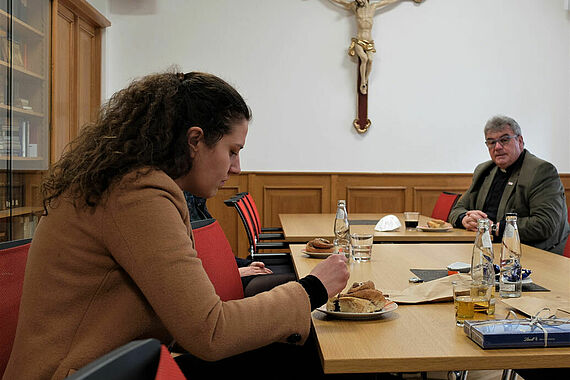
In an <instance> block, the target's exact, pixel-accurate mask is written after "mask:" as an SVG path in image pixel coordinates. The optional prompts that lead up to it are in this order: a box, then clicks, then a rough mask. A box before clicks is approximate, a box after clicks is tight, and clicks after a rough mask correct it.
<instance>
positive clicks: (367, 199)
mask: <svg viewBox="0 0 570 380" xmlns="http://www.w3.org/2000/svg"><path fill="white" fill-rule="evenodd" d="M346 204H347V212H349V213H377V212H404V211H406V188H405V187H403V186H347V187H346Z"/></svg>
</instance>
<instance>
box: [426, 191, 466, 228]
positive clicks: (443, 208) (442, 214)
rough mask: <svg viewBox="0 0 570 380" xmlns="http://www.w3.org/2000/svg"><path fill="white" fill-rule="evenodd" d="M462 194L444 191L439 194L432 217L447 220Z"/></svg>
mask: <svg viewBox="0 0 570 380" xmlns="http://www.w3.org/2000/svg"><path fill="white" fill-rule="evenodd" d="M460 196H461V194H456V193H449V192H447V191H442V192H441V194H439V198H437V202H436V203H435V206H434V208H433V211H432V213H431V217H432V218H434V219H440V220H445V221H446V222H447V218H448V217H449V213H450V212H451V209H452V208H453V206H455V203H456V202H457V200H458V199H459V197H460Z"/></svg>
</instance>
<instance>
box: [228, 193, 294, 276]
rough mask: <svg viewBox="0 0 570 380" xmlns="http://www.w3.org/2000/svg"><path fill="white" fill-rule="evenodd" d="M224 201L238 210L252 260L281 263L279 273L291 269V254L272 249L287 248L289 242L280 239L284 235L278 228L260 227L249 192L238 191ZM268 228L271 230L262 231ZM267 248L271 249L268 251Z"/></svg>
mask: <svg viewBox="0 0 570 380" xmlns="http://www.w3.org/2000/svg"><path fill="white" fill-rule="evenodd" d="M224 203H225V204H226V206H228V207H233V208H235V209H236V211H237V212H238V215H239V217H240V219H241V221H242V223H243V226H244V228H245V232H246V233H247V238H248V241H249V253H250V257H251V258H252V259H254V260H260V261H263V262H265V263H266V264H267V265H282V268H281V269H278V270H279V271H281V273H283V271H292V267H291V254H290V253H289V252H275V251H274V250H275V249H279V250H283V249H288V247H289V242H286V241H283V240H281V239H283V238H284V236H283V232H282V230H281V229H280V228H271V229H265V228H261V227H260V225H261V222H260V221H259V219H258V217H259V215H258V213H257V207H254V206H253V205H254V203H253V199H252V198H251V196H250V195H249V193H239V194H237V195H235V196H234V197H232V198H230V199H226V200H225V201H224ZM268 230H270V231H272V232H263V231H268ZM279 230H281V232H279ZM260 231H261V232H260ZM262 240H271V241H262ZM275 240H281V241H275ZM267 250H273V251H269V252H268V251H267Z"/></svg>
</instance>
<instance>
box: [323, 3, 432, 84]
mask: <svg viewBox="0 0 570 380" xmlns="http://www.w3.org/2000/svg"><path fill="white" fill-rule="evenodd" d="M329 1H331V2H333V3H336V4H339V5H341V6H343V7H344V8H346V9H348V10H350V11H352V12H354V14H355V15H356V23H357V33H356V38H352V41H351V43H350V47H349V48H348V54H349V55H351V56H354V55H355V54H356V55H357V56H358V58H360V92H361V93H362V94H366V93H367V92H368V77H369V76H370V70H371V69H372V60H373V56H374V53H376V49H375V48H374V40H373V39H372V24H373V22H374V20H373V19H374V13H375V12H376V10H377V9H379V8H382V7H384V6H386V5H390V4H393V3H395V2H398V1H401V0H380V1H376V2H373V3H371V2H370V1H369V0H354V1H345V0H329ZM413 1H414V2H416V3H421V2H422V1H423V0H413Z"/></svg>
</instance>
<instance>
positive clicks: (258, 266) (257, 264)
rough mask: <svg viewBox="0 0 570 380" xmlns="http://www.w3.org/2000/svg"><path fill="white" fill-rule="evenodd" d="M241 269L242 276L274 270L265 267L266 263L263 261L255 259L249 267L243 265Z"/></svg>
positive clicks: (269, 272)
mask: <svg viewBox="0 0 570 380" xmlns="http://www.w3.org/2000/svg"><path fill="white" fill-rule="evenodd" d="M238 269H239V275H240V277H245V276H255V275H258V274H271V273H273V271H272V270H271V269H269V268H266V267H265V264H264V263H262V262H261V261H254V262H252V263H251V264H249V266H247V267H241V268H238Z"/></svg>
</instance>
